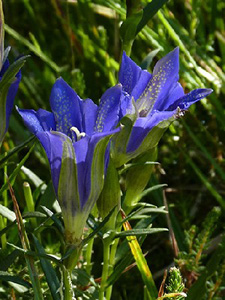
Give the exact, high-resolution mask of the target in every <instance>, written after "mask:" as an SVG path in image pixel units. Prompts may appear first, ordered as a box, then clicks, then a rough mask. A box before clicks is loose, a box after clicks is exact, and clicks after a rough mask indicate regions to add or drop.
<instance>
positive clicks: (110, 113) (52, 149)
mask: <svg viewBox="0 0 225 300" xmlns="http://www.w3.org/2000/svg"><path fill="white" fill-rule="evenodd" d="M121 94H122V87H121V85H116V86H115V87H112V88H110V89H108V90H107V91H106V92H105V93H104V94H103V96H102V98H101V101H100V105H99V106H97V105H96V104H94V102H93V101H92V100H91V99H86V100H82V99H80V97H79V96H78V95H77V94H76V93H75V91H74V90H73V89H72V88H71V87H70V86H69V85H68V84H67V83H66V82H65V81H64V80H63V79H62V78H59V79H57V81H56V82H55V84H54V86H53V89H52V92H51V96H50V105H51V109H52V112H48V111H46V110H43V109H39V110H38V111H37V112H35V111H34V110H26V109H19V113H20V115H21V116H22V118H23V120H24V122H25V124H26V126H27V127H28V129H29V130H30V131H31V132H32V133H33V134H35V135H36V137H37V138H38V139H39V141H40V142H41V144H42V146H43V147H44V149H45V152H46V154H47V157H48V160H49V163H50V167H51V174H52V181H53V186H54V189H55V193H56V195H57V198H58V200H59V203H60V206H61V209H62V215H63V219H64V224H65V230H66V232H65V233H66V238H67V241H68V242H69V243H73V244H75V243H76V242H79V241H80V239H81V236H82V232H83V228H84V226H85V222H86V219H87V217H88V215H89V213H90V211H91V209H92V207H93V205H94V204H95V202H96V201H97V199H98V197H99V195H100V193H101V190H102V188H103V184H104V175H105V173H106V169H107V163H108V159H109V147H108V144H109V140H110V138H111V137H112V135H113V134H115V133H116V132H118V131H119V130H120V129H119V128H117V129H115V127H116V125H117V123H118V118H119V109H120V97H121Z"/></svg>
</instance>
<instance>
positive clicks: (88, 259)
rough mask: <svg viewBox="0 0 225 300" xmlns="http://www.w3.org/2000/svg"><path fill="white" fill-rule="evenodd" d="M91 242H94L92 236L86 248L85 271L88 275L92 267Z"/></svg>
mask: <svg viewBox="0 0 225 300" xmlns="http://www.w3.org/2000/svg"><path fill="white" fill-rule="evenodd" d="M93 244H94V238H92V239H91V240H90V241H89V243H88V245H87V248H86V272H87V274H88V275H91V269H92V263H91V257H92V252H93V251H92V250H93Z"/></svg>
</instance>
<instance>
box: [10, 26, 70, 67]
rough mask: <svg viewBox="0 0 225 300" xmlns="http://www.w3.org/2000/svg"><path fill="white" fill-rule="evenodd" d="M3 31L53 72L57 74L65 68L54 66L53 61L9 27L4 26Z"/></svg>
mask: <svg viewBox="0 0 225 300" xmlns="http://www.w3.org/2000/svg"><path fill="white" fill-rule="evenodd" d="M5 31H6V32H7V33H8V34H9V35H11V36H12V37H13V38H14V39H15V40H17V41H19V42H20V43H21V44H23V45H25V46H26V47H27V48H28V49H29V50H31V51H32V52H33V53H34V54H35V55H37V56H38V57H40V59H41V60H43V61H44V62H46V63H47V64H48V65H49V66H50V67H51V68H52V69H53V70H54V71H56V72H57V73H60V72H62V71H63V70H64V69H65V67H59V66H57V65H56V63H55V62H54V61H52V60H51V59H50V58H49V57H48V56H47V55H46V54H45V53H43V52H42V51H41V49H38V48H37V47H35V46H34V45H33V44H32V43H30V42H29V41H28V40H27V39H25V38H24V37H23V36H22V35H20V34H19V33H18V32H16V31H15V30H14V29H12V28H11V27H10V26H9V25H7V24H5Z"/></svg>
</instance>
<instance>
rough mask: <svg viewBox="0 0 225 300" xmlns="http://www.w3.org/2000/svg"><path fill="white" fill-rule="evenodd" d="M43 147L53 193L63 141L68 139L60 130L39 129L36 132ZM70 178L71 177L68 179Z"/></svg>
mask: <svg viewBox="0 0 225 300" xmlns="http://www.w3.org/2000/svg"><path fill="white" fill-rule="evenodd" d="M36 136H37V138H38V139H39V141H40V142H41V144H42V146H43V148H44V149H45V152H46V155H47V157H48V161H49V164H50V168H51V175H52V183H53V186H54V189H55V193H56V195H57V193H58V184H59V175H60V169H61V163H62V154H63V143H64V142H65V141H66V139H68V137H67V136H66V135H64V134H63V133H60V132H55V131H52V132H49V131H42V132H41V131H39V132H37V134H36ZM69 180H71V178H70V179H69Z"/></svg>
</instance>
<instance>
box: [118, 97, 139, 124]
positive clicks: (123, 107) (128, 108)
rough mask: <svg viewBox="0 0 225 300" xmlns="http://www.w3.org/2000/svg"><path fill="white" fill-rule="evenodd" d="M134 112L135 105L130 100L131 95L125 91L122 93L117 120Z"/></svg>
mask: <svg viewBox="0 0 225 300" xmlns="http://www.w3.org/2000/svg"><path fill="white" fill-rule="evenodd" d="M134 113H135V107H134V105H133V102H132V97H131V96H130V95H129V94H127V93H126V92H123V93H122V96H121V104H120V112H119V120H120V119H122V118H123V117H124V116H125V115H131V114H134Z"/></svg>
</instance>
